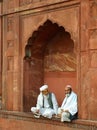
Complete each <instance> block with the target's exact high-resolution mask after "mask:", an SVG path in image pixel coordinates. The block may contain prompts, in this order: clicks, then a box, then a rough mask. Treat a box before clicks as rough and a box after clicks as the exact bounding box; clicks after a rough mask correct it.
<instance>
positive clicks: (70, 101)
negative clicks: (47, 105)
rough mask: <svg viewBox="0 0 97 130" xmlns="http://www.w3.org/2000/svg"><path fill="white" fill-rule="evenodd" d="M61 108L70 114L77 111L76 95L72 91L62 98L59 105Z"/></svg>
mask: <svg viewBox="0 0 97 130" xmlns="http://www.w3.org/2000/svg"><path fill="white" fill-rule="evenodd" d="M61 109H63V110H68V111H69V112H70V114H71V115H74V114H76V113H77V111H78V108H77V95H76V94H75V93H74V92H73V91H72V92H71V94H70V96H69V97H68V98H67V97H65V99H64V100H63V103H62V105H61Z"/></svg>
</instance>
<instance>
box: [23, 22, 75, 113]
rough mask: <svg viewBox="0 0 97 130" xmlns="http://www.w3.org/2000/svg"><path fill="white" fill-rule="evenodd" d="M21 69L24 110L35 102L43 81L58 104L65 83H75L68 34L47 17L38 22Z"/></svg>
mask: <svg viewBox="0 0 97 130" xmlns="http://www.w3.org/2000/svg"><path fill="white" fill-rule="evenodd" d="M23 70H24V81H23V84H24V85H23V90H24V91H23V107H24V111H29V110H30V108H31V106H34V105H35V104H36V99H37V95H38V93H39V87H40V86H41V85H43V84H48V85H49V90H50V91H53V92H54V93H55V94H56V97H57V100H58V103H59V105H60V104H61V102H62V100H63V98H64V87H65V85H66V84H72V86H75V85H76V55H75V53H74V42H73V40H72V39H71V35H70V33H69V32H67V31H65V29H64V27H62V26H59V25H58V24H57V23H52V21H50V20H47V21H46V22H45V23H44V24H43V25H40V26H39V27H38V29H37V30H35V31H34V32H33V33H32V36H31V37H29V38H28V41H27V45H26V46H25V57H24V69H23Z"/></svg>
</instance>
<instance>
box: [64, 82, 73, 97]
mask: <svg viewBox="0 0 97 130" xmlns="http://www.w3.org/2000/svg"><path fill="white" fill-rule="evenodd" d="M71 91H72V86H71V85H66V87H65V95H66V96H67V97H68V96H69V95H70V94H71Z"/></svg>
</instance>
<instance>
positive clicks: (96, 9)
mask: <svg viewBox="0 0 97 130" xmlns="http://www.w3.org/2000/svg"><path fill="white" fill-rule="evenodd" d="M90 16H91V18H92V19H97V1H96V0H94V1H93V2H91V4H90Z"/></svg>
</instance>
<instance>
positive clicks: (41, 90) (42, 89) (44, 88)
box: [40, 85, 49, 95]
mask: <svg viewBox="0 0 97 130" xmlns="http://www.w3.org/2000/svg"><path fill="white" fill-rule="evenodd" d="M40 92H42V94H43V95H47V94H48V93H49V91H48V85H43V86H41V88H40Z"/></svg>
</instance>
